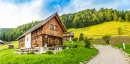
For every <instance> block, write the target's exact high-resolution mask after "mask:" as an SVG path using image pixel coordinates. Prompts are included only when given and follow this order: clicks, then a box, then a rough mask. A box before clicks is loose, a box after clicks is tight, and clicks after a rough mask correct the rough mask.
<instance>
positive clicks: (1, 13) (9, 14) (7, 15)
mask: <svg viewBox="0 0 130 64" xmlns="http://www.w3.org/2000/svg"><path fill="white" fill-rule="evenodd" d="M41 5H42V0H35V1H32V2H31V3H26V4H20V5H16V4H12V3H7V2H6V3H4V2H1V1H0V28H16V27H17V26H19V25H22V24H26V23H29V22H31V21H32V20H34V21H35V20H42V19H41V17H40V15H39V12H40V6H41Z"/></svg>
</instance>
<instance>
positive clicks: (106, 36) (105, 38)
mask: <svg viewBox="0 0 130 64" xmlns="http://www.w3.org/2000/svg"><path fill="white" fill-rule="evenodd" d="M110 37H111V36H110V35H105V36H103V37H102V39H103V40H104V41H105V42H106V44H110V43H109V40H110Z"/></svg>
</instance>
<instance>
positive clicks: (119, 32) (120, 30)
mask: <svg viewBox="0 0 130 64" xmlns="http://www.w3.org/2000/svg"><path fill="white" fill-rule="evenodd" d="M121 32H122V28H121V27H119V28H118V34H119V35H121Z"/></svg>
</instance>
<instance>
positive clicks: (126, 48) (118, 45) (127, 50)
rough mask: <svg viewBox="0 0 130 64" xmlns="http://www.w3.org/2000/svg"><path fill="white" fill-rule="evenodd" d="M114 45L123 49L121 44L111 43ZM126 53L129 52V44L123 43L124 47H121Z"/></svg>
mask: <svg viewBox="0 0 130 64" xmlns="http://www.w3.org/2000/svg"><path fill="white" fill-rule="evenodd" d="M112 45H114V46H117V47H118V48H122V49H123V44H112ZM123 50H124V51H125V52H126V53H128V54H130V44H125V49H123Z"/></svg>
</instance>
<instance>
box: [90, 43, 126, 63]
mask: <svg viewBox="0 0 130 64" xmlns="http://www.w3.org/2000/svg"><path fill="white" fill-rule="evenodd" d="M95 48H97V49H98V50H99V54H98V55H97V56H96V57H94V58H93V59H92V60H90V61H89V62H88V63H87V64H128V61H126V60H125V56H124V55H123V54H122V53H121V51H120V50H119V49H115V48H113V47H111V46H103V45H95Z"/></svg>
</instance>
